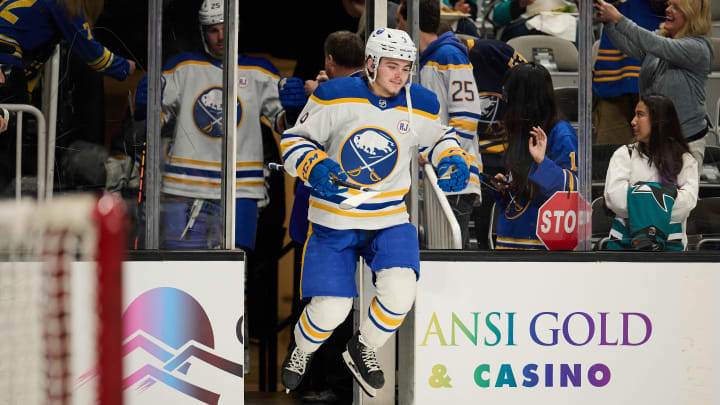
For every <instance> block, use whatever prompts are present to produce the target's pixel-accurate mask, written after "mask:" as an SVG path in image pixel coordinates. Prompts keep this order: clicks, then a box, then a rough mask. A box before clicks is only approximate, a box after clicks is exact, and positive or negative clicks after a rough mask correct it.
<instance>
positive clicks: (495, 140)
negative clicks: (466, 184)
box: [468, 39, 527, 249]
mask: <svg viewBox="0 0 720 405" xmlns="http://www.w3.org/2000/svg"><path fill="white" fill-rule="evenodd" d="M468 58H469V59H470V62H471V63H472V68H473V76H475V82H476V83H477V87H478V100H479V101H480V119H479V120H478V128H477V134H478V142H479V151H480V156H482V162H483V172H485V173H486V174H487V175H489V176H495V175H496V174H498V173H502V172H504V171H505V165H504V163H503V155H504V153H505V149H506V148H507V137H506V134H505V127H504V126H503V125H502V123H501V118H502V114H503V110H504V108H503V107H504V104H505V101H504V100H503V97H502V84H503V77H504V76H505V73H506V72H507V71H508V70H510V69H511V68H512V67H513V66H516V65H518V64H520V63H525V62H527V61H526V60H525V58H523V57H522V55H520V54H519V53H518V52H517V51H516V50H515V49H513V48H512V47H511V46H510V45H508V44H506V43H505V42H502V41H499V40H497V39H481V40H477V41H475V42H474V45H473V46H472V48H471V49H470V51H469V52H468ZM494 201H495V199H494V198H493V195H492V193H491V192H490V190H489V189H488V188H487V187H483V188H482V205H481V206H478V207H475V208H474V209H473V213H472V215H471V217H472V220H473V221H474V223H475V236H476V239H477V244H478V248H479V249H488V248H489V245H488V239H487V236H488V227H489V226H490V211H491V209H492V205H493V202H494Z"/></svg>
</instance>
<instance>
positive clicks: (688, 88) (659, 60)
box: [593, 0, 713, 171]
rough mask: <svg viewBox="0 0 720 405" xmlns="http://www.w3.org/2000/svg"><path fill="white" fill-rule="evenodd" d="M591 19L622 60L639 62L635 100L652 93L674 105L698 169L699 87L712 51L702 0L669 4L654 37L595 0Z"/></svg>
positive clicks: (703, 118)
mask: <svg viewBox="0 0 720 405" xmlns="http://www.w3.org/2000/svg"><path fill="white" fill-rule="evenodd" d="M593 5H594V6H595V10H596V11H595V16H596V18H597V19H598V20H599V21H602V22H603V23H604V24H605V25H604V29H605V31H606V32H607V34H608V37H610V40H611V41H612V42H613V44H615V46H617V47H618V49H619V50H621V51H622V52H624V53H625V54H627V55H628V56H631V57H634V58H636V59H639V60H642V67H641V69H640V76H639V78H638V81H639V85H640V96H642V95H644V94H648V93H658V94H662V95H665V96H668V97H669V98H670V99H671V100H672V101H673V103H674V104H675V106H676V109H677V113H678V117H679V118H680V124H681V125H682V130H683V131H682V132H683V134H684V136H685V137H686V138H687V140H688V145H689V147H690V153H691V154H692V155H693V156H694V157H695V159H696V160H697V161H698V171H700V170H701V168H702V164H703V157H704V155H705V143H706V139H705V136H706V135H707V132H708V125H709V122H708V120H707V112H706V109H705V83H706V81H707V77H708V74H710V71H711V70H712V61H713V48H712V45H711V44H710V41H709V40H708V39H707V38H706V37H705V36H706V35H709V34H710V33H711V31H712V24H711V22H710V4H709V3H708V0H698V1H690V0H670V3H669V6H668V7H667V8H666V9H665V23H664V24H662V25H661V28H660V31H659V32H658V33H657V34H656V33H653V32H651V31H648V30H646V29H643V28H641V27H639V26H638V25H637V24H635V23H634V22H632V21H631V20H630V19H628V18H626V17H624V16H623V15H622V14H621V13H620V12H619V11H618V10H617V8H615V6H613V5H612V4H609V3H607V2H605V1H604V0H595V2H594V3H593Z"/></svg>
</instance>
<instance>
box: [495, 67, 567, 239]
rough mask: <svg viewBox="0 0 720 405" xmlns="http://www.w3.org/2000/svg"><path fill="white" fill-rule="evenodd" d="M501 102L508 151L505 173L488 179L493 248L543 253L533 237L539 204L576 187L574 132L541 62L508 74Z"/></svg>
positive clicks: (514, 69)
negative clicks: (492, 196) (492, 190)
mask: <svg viewBox="0 0 720 405" xmlns="http://www.w3.org/2000/svg"><path fill="white" fill-rule="evenodd" d="M503 98H504V99H505V110H504V112H503V124H504V125H505V128H506V131H507V138H508V148H507V151H506V152H505V157H504V159H505V174H503V173H498V174H497V175H496V176H495V180H494V181H493V184H494V186H495V187H497V188H498V190H499V192H498V193H497V194H496V209H500V210H501V211H500V214H499V216H498V224H497V241H496V248H497V249H532V250H542V249H545V246H544V245H543V243H542V242H541V241H540V239H539V238H538V236H537V233H536V225H537V217H538V210H539V208H540V206H541V205H542V204H543V203H544V202H545V201H547V199H548V198H550V197H551V196H552V195H553V194H554V193H555V192H556V191H575V190H576V189H577V162H576V159H577V145H578V140H577V133H576V132H575V129H573V127H572V126H571V125H570V123H569V122H567V121H563V120H561V119H560V117H559V112H558V107H557V103H556V101H555V91H554V89H553V84H552V78H551V77H550V73H549V72H548V71H547V69H545V68H544V67H543V66H542V65H540V64H537V63H534V62H531V63H522V64H519V65H517V66H515V67H513V68H512V69H511V70H509V71H508V72H507V73H506V74H505V77H504V80H503ZM504 182H507V183H508V184H503V183H504Z"/></svg>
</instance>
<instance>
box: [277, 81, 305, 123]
mask: <svg viewBox="0 0 720 405" xmlns="http://www.w3.org/2000/svg"><path fill="white" fill-rule="evenodd" d="M278 93H279V94H280V103H281V104H282V106H283V108H284V109H285V119H286V120H287V122H288V124H290V125H294V124H295V121H296V120H297V118H298V116H299V115H300V111H302V109H303V107H305V102H306V101H307V97H306V96H305V85H304V84H303V81H302V80H300V78H297V77H290V78H287V77H283V78H282V79H280V81H279V82H278Z"/></svg>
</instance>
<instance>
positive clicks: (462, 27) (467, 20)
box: [441, 0, 480, 38]
mask: <svg viewBox="0 0 720 405" xmlns="http://www.w3.org/2000/svg"><path fill="white" fill-rule="evenodd" d="M441 10H442V12H453V11H454V12H460V13H464V14H469V15H470V16H469V17H463V18H461V19H459V20H458V21H457V25H456V27H455V33H456V34H463V35H470V36H472V37H476V38H479V37H480V33H479V32H478V29H477V26H476V25H475V22H474V21H475V20H476V19H477V12H478V6H477V1H476V0H442V9H441Z"/></svg>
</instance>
